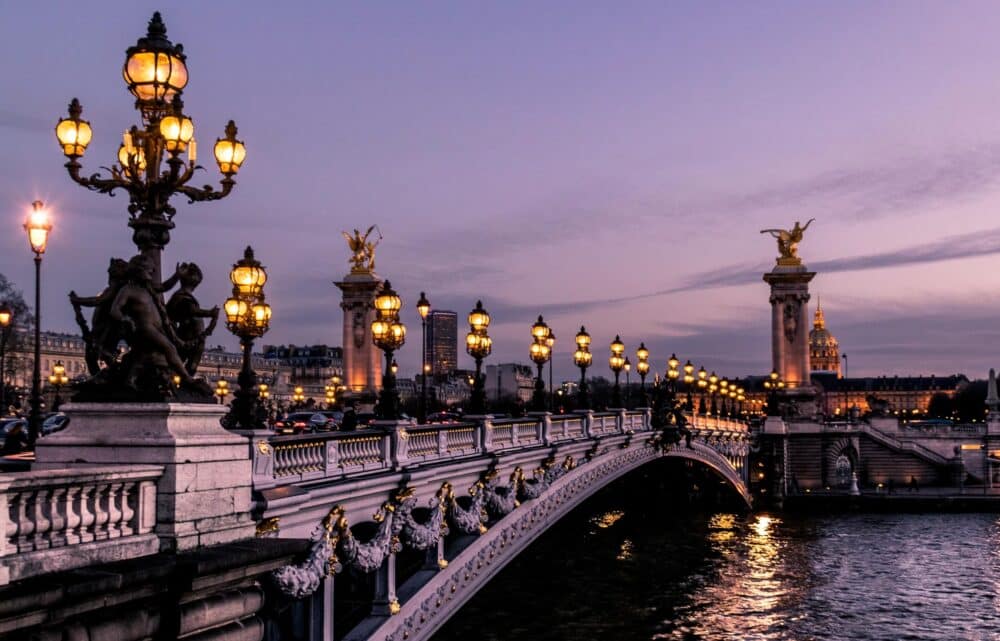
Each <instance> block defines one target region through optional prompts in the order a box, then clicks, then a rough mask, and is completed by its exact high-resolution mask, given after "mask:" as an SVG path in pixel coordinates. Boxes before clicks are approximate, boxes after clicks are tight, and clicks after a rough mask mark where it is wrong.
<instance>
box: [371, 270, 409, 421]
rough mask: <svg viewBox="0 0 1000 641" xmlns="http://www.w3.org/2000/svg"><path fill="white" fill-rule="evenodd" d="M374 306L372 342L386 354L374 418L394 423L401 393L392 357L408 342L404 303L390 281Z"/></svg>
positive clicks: (383, 288)
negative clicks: (402, 319) (401, 316)
mask: <svg viewBox="0 0 1000 641" xmlns="http://www.w3.org/2000/svg"><path fill="white" fill-rule="evenodd" d="M374 306H375V320H373V321H372V342H374V343H375V346H376V347H378V348H379V349H381V350H382V352H383V353H384V354H385V373H383V374H382V393H381V395H380V396H379V400H378V405H377V406H376V407H375V415H376V416H378V417H379V418H380V419H382V420H383V421H394V420H397V419H398V418H399V394H398V393H397V391H396V374H395V372H393V371H392V363H393V358H392V355H393V352H395V351H396V350H397V349H399V348H400V347H402V346H403V343H405V342H406V326H405V325H403V323H401V322H400V320H399V310H400V309H402V307H403V301H402V300H401V299H400V298H399V296H398V295H397V294H396V292H395V291H393V289H392V285H390V284H389V281H385V283H383V285H382V291H381V292H380V293H379V295H378V296H376V297H375V301H374Z"/></svg>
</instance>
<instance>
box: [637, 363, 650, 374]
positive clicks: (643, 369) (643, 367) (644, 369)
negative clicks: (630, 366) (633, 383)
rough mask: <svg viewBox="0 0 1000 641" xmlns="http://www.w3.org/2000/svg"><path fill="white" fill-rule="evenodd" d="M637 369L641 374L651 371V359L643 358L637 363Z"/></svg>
mask: <svg viewBox="0 0 1000 641" xmlns="http://www.w3.org/2000/svg"><path fill="white" fill-rule="evenodd" d="M635 371H637V372H639V375H640V376H645V375H646V374H648V373H649V361H647V360H641V361H639V362H638V363H636V364H635Z"/></svg>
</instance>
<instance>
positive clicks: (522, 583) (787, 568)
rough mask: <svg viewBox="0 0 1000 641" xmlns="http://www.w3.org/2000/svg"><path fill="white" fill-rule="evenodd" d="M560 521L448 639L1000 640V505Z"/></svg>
mask: <svg viewBox="0 0 1000 641" xmlns="http://www.w3.org/2000/svg"><path fill="white" fill-rule="evenodd" d="M617 512H622V515H621V516H618V514H617ZM612 513H614V514H615V518H613V519H612V518H607V515H608V514H612ZM592 519H597V520H596V521H595V520H592ZM609 521H612V522H610V523H609V524H608V525H603V524H604V523H608V522H609ZM594 525H597V527H593V526H594ZM550 534H551V536H550V535H549V534H547V535H545V536H543V537H542V539H540V540H539V542H538V543H537V544H536V545H534V546H533V547H532V548H530V549H529V550H528V551H526V552H525V553H524V554H522V557H521V558H519V559H518V560H516V561H515V562H514V563H513V564H512V565H511V566H510V567H509V568H508V569H506V570H504V571H503V572H502V573H501V574H500V575H499V576H498V577H497V578H496V579H494V580H493V581H492V582H491V583H490V584H489V585H487V586H486V588H485V589H484V590H483V591H482V592H481V593H480V594H479V595H477V596H476V597H474V598H473V599H472V601H470V603H469V605H468V606H466V607H465V608H464V609H463V610H462V611H461V612H459V613H458V615H457V616H456V617H455V618H454V619H453V620H452V621H451V622H450V623H449V624H448V625H447V626H446V627H445V628H444V629H442V631H441V632H440V633H439V634H438V636H437V637H436V638H435V641H451V640H452V639H455V640H457V639H467V638H476V639H483V640H488V641H489V640H496V641H500V640H503V641H528V640H529V639H530V640H531V641H537V640H538V639H545V640H551V641H563V640H565V641H569V640H571V639H572V640H574V641H576V640H578V639H615V640H626V639H635V640H648V639H670V640H683V641H694V640H706V641H715V640H728V639H734V640H735V639H740V640H746V641H777V640H781V641H814V640H815V641H819V640H826V639H831V640H832V639H837V640H839V639H865V640H868V639H870V640H872V641H899V640H906V641H941V640H951V639H956V640H959V639H960V640H969V641H986V640H994V639H1000V521H998V517H997V516H996V515H990V514H844V515H837V516H826V517H803V516H794V515H786V514H781V515H778V514H759V515H750V516H741V515H735V514H728V513H719V514H714V515H709V516H705V515H687V516H674V517H671V518H669V519H666V520H664V521H663V522H651V521H650V519H649V517H648V515H636V514H634V513H633V511H630V510H629V509H628V508H625V509H624V510H608V509H602V510H595V511H594V512H593V513H592V514H587V515H584V516H582V517H578V518H577V519H576V520H574V519H568V520H567V521H566V522H564V523H560V524H559V525H557V526H556V528H555V529H553V530H552V531H550Z"/></svg>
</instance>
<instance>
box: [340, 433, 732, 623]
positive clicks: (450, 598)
mask: <svg viewBox="0 0 1000 641" xmlns="http://www.w3.org/2000/svg"><path fill="white" fill-rule="evenodd" d="M734 455H735V451H734ZM744 455H745V452H744ZM661 458H677V459H686V460H693V461H696V462H698V463H701V464H702V465H704V466H706V467H707V468H709V469H711V470H713V471H714V472H715V473H716V474H717V475H718V476H719V477H720V478H721V479H723V480H724V481H725V482H727V483H728V484H729V486H730V487H731V488H732V489H733V490H734V492H735V493H736V494H738V495H739V496H740V497H741V499H742V500H743V501H744V503H745V504H746V505H747V507H749V506H750V496H749V493H748V491H747V489H746V483H745V481H744V479H743V475H742V474H741V472H740V469H738V468H737V467H735V466H734V465H732V463H731V462H730V461H729V459H728V457H727V456H726V455H724V454H721V453H720V452H718V451H717V450H715V449H713V447H712V446H710V445H708V444H706V443H704V442H698V441H695V442H693V443H692V444H691V446H690V447H688V446H686V445H684V444H680V445H677V446H673V447H671V448H669V449H668V450H667V451H663V450H661V449H660V448H659V447H656V446H654V445H652V444H649V443H645V444H643V445H642V446H641V447H632V448H614V449H609V450H607V451H605V452H603V453H602V454H600V455H597V456H595V457H594V458H593V459H591V460H590V461H587V462H585V463H583V464H581V465H579V466H577V467H575V468H574V469H572V470H570V471H568V472H567V473H565V474H563V475H561V476H560V477H559V478H558V479H556V480H555V481H554V482H552V484H551V485H550V486H549V487H548V488H547V489H546V490H545V491H544V492H543V493H542V494H541V495H540V496H538V497H537V498H533V499H531V500H528V501H525V502H524V503H523V504H521V505H520V506H519V507H517V508H515V509H513V510H512V511H511V512H510V513H509V514H507V515H506V516H504V517H503V518H501V519H499V520H498V521H496V522H495V523H493V524H491V526H490V527H489V529H488V530H486V532H484V533H483V534H482V535H481V536H479V537H478V538H477V539H476V540H475V541H474V542H472V543H471V544H470V545H469V546H468V547H466V548H465V549H463V550H461V552H460V553H459V554H458V555H457V556H455V557H454V558H452V559H449V562H448V564H447V567H445V568H443V569H441V570H440V571H439V572H438V573H437V574H436V575H435V576H434V577H433V578H432V579H431V580H430V581H428V582H427V583H426V584H424V585H423V586H421V587H420V588H419V589H417V590H416V591H415V592H414V593H412V594H411V595H409V597H408V598H407V599H406V601H405V602H404V603H403V604H402V605H400V606H399V609H398V611H397V612H396V613H395V614H394V615H393V616H389V617H381V618H380V619H378V620H377V621H372V620H368V621H367V622H366V623H363V624H362V625H359V626H358V627H357V628H355V629H354V630H353V631H352V632H351V633H349V634H348V635H347V636H346V637H345V639H346V640H347V641H362V640H372V641H375V640H379V641H381V640H385V641H425V640H426V639H429V638H431V636H433V634H434V633H435V632H436V631H437V630H438V629H439V628H440V627H441V626H442V625H443V624H444V623H445V622H446V621H447V620H448V619H449V618H450V617H451V616H452V615H453V614H454V613H455V612H457V611H458V610H459V609H460V608H461V607H462V605H464V604H465V602H466V601H468V600H469V599H470V598H471V597H472V596H474V595H475V594H476V593H477V592H478V591H479V590H480V589H481V588H482V587H483V586H485V585H486V583H488V582H489V580H490V579H492V578H493V577H494V576H495V575H496V574H497V573H498V572H499V571H500V570H501V569H502V568H503V567H504V566H505V565H507V563H509V562H510V561H512V560H513V559H514V558H516V557H517V555H518V554H520V553H521V552H522V551H523V550H524V549H525V548H527V547H528V545H530V544H531V543H532V542H533V541H534V540H535V539H536V538H538V537H539V536H541V535H542V534H543V533H544V532H546V531H547V530H548V529H549V528H550V527H552V526H553V525H555V524H556V523H557V522H558V521H559V520H560V519H562V518H563V517H564V516H566V515H567V514H569V513H570V512H571V511H572V510H573V509H574V508H576V507H577V506H578V505H580V504H581V503H582V502H584V501H585V500H586V499H588V498H589V497H590V496H592V495H593V494H595V493H596V492H598V491H599V490H601V489H602V488H604V487H605V486H607V485H608V484H610V483H612V482H614V481H615V480H617V479H618V478H620V477H622V476H624V475H626V474H628V473H629V472H632V471H634V470H637V469H639V468H640V467H642V466H644V465H646V464H648V463H651V462H653V461H656V460H659V459H661Z"/></svg>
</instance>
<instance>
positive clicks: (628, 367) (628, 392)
mask: <svg viewBox="0 0 1000 641" xmlns="http://www.w3.org/2000/svg"><path fill="white" fill-rule="evenodd" d="M631 371H632V361H630V360H629V359H628V356H626V357H625V407H629V406H630V405H631V402H632V379H631V377H630V375H629V373H630V372H631Z"/></svg>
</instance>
